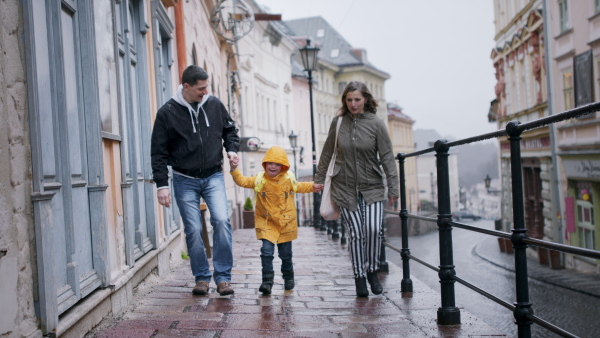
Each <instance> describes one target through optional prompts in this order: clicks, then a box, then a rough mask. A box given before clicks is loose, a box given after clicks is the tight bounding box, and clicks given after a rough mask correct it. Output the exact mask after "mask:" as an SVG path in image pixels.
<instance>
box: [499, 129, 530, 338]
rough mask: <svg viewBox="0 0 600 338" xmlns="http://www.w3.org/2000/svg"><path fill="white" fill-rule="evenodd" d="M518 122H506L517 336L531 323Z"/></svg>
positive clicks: (526, 331) (523, 335) (526, 335)
mask: <svg viewBox="0 0 600 338" xmlns="http://www.w3.org/2000/svg"><path fill="white" fill-rule="evenodd" d="M519 124H520V122H518V121H511V122H509V123H508V124H507V125H506V133H507V134H508V135H509V136H510V137H509V138H508V140H509V141H510V174H511V179H512V181H511V182H512V200H513V222H514V228H513V229H512V236H511V241H512V243H513V247H514V248H515V283H516V288H517V302H516V303H515V310H514V313H513V315H514V317H515V322H516V324H517V325H518V336H519V338H523V337H526V338H529V337H531V324H532V322H531V321H530V320H529V319H527V317H526V315H527V314H533V309H532V308H531V303H530V302H529V282H528V280H527V253H526V250H527V244H526V243H524V242H523V238H526V237H527V229H526V228H525V211H524V208H525V205H524V199H523V171H522V169H521V133H522V131H521V130H519V129H518V126H519Z"/></svg>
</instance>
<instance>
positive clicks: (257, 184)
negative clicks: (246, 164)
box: [254, 171, 267, 194]
mask: <svg viewBox="0 0 600 338" xmlns="http://www.w3.org/2000/svg"><path fill="white" fill-rule="evenodd" d="M265 183H267V180H265V172H264V171H261V172H259V173H258V174H256V179H255V180H254V192H255V193H257V194H258V193H259V192H260V191H261V190H262V188H263V187H264V186H265Z"/></svg>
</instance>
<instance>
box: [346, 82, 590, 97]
mask: <svg viewBox="0 0 600 338" xmlns="http://www.w3.org/2000/svg"><path fill="white" fill-rule="evenodd" d="M598 81H600V79H598ZM347 85H348V82H345V81H342V82H340V83H338V89H339V92H340V95H341V94H344V89H346V86H347Z"/></svg>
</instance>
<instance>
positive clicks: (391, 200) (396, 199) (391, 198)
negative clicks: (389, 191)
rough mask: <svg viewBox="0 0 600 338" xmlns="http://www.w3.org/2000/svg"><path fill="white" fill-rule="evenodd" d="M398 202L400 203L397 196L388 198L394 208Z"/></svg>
mask: <svg viewBox="0 0 600 338" xmlns="http://www.w3.org/2000/svg"><path fill="white" fill-rule="evenodd" d="M397 201H398V197H395V196H390V197H388V202H390V205H391V206H394V204H396V202H397Z"/></svg>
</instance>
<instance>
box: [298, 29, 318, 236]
mask: <svg viewBox="0 0 600 338" xmlns="http://www.w3.org/2000/svg"><path fill="white" fill-rule="evenodd" d="M318 53H319V48H318V47H316V46H312V45H311V44H310V39H307V40H306V46H304V47H302V48H300V56H301V57H302V65H303V66H304V70H305V71H306V72H307V73H308V92H309V98H310V131H311V136H312V160H313V180H314V178H315V174H316V173H317V150H316V147H317V145H316V140H315V117H314V113H313V94H312V71H313V70H315V69H316V68H315V66H316V64H317V54H318ZM320 206H321V194H320V193H316V192H315V193H313V226H314V227H315V228H319V227H320V225H321V213H320V211H319V209H320Z"/></svg>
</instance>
